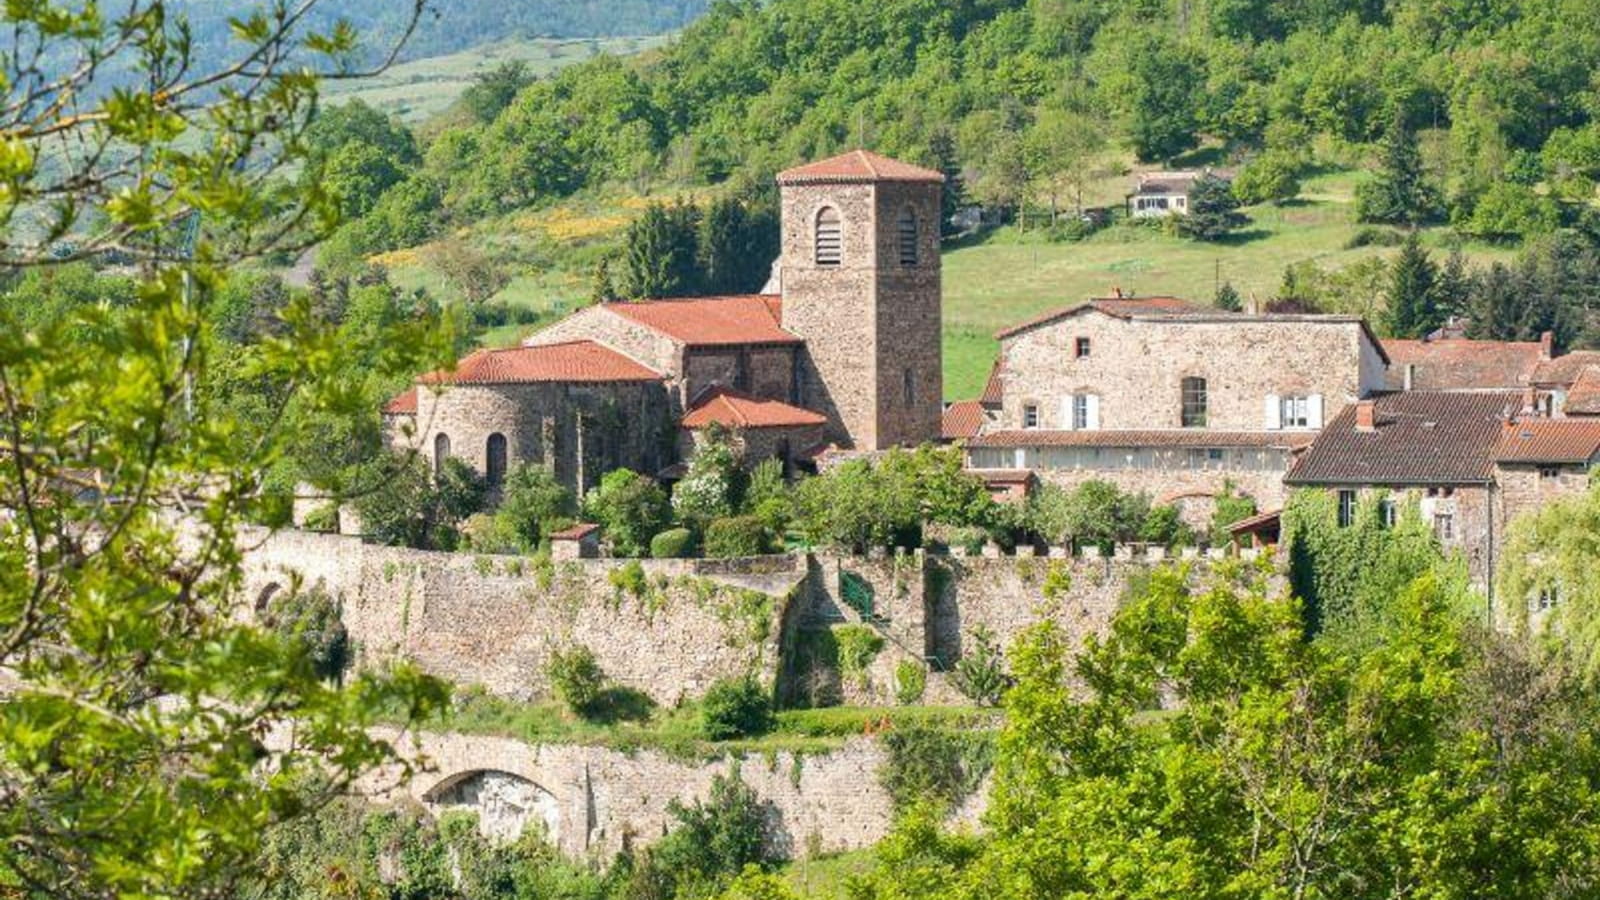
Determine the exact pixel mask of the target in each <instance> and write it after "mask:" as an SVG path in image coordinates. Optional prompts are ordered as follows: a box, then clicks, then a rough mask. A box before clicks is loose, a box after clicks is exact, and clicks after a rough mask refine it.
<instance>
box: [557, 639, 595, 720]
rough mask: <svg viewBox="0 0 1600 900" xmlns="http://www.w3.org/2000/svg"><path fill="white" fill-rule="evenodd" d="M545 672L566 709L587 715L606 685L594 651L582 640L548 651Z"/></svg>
mask: <svg viewBox="0 0 1600 900" xmlns="http://www.w3.org/2000/svg"><path fill="white" fill-rule="evenodd" d="M544 673H545V677H546V678H548V679H550V687H551V688H552V689H553V690H554V691H555V694H556V696H557V697H558V698H560V700H561V703H562V704H563V705H564V706H566V708H567V711H568V712H571V713H573V714H574V715H577V716H584V717H587V716H588V715H590V714H591V713H592V712H593V711H594V709H595V704H596V703H597V702H598V701H599V700H600V697H601V694H602V692H603V691H604V690H605V686H606V674H605V672H603V671H601V669H600V663H599V661H598V660H596V659H595V658H594V651H593V650H590V649H589V648H588V647H585V646H583V645H581V644H580V645H578V646H575V647H570V648H568V649H566V650H557V651H555V652H554V653H551V654H550V661H549V662H548V663H546V664H545V670H544Z"/></svg>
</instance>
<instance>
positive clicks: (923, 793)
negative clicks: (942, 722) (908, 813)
mask: <svg viewBox="0 0 1600 900" xmlns="http://www.w3.org/2000/svg"><path fill="white" fill-rule="evenodd" d="M883 743H884V747H885V749H886V750H888V753H889V758H888V759H887V760H886V761H885V762H884V764H883V767H882V768H881V769H879V771H878V780H879V782H880V783H881V784H882V785H883V789H884V791H885V792H886V793H887V794H888V795H889V799H890V800H891V801H893V803H894V808H895V810H896V811H900V812H903V811H905V810H907V809H910V808H911V807H912V806H914V805H916V804H918V803H923V802H927V803H932V804H933V805H934V807H935V808H936V809H938V810H940V811H942V812H945V813H948V812H950V811H952V810H954V809H955V807H956V806H958V805H960V803H961V802H962V801H963V800H965V799H966V798H967V797H969V796H971V795H972V793H973V792H974V791H976V790H977V789H978V786H979V785H980V784H982V783H983V779H984V776H986V775H988V774H989V770H990V768H992V767H993V765H994V736H993V734H992V733H990V732H987V731H982V730H972V731H948V730H946V729H943V728H938V727H935V726H931V725H909V726H906V727H904V728H897V729H895V730H894V731H891V732H889V733H888V734H887V735H885V736H884V738H883Z"/></svg>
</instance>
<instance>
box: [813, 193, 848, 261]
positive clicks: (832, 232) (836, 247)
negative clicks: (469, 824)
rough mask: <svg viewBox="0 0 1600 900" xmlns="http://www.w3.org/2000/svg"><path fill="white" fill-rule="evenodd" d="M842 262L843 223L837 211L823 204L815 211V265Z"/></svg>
mask: <svg viewBox="0 0 1600 900" xmlns="http://www.w3.org/2000/svg"><path fill="white" fill-rule="evenodd" d="M843 262H844V223H843V221H842V220H841V219H840V218H839V211H838V210H837V209H834V208H833V207H831V206H825V207H823V208H822V211H821V212H819V213H817V265H819V266H837V265H840V264H841V263H843Z"/></svg>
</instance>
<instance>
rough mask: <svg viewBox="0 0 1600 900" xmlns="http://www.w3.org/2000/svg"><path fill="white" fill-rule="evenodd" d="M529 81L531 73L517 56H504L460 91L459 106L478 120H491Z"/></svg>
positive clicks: (509, 103)
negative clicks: (511, 57) (501, 60)
mask: <svg viewBox="0 0 1600 900" xmlns="http://www.w3.org/2000/svg"><path fill="white" fill-rule="evenodd" d="M530 84H533V73H532V72H529V71H528V64H527V63H526V62H524V61H522V60H520V59H508V60H506V61H505V62H502V63H500V64H499V65H497V66H495V67H494V68H492V69H490V70H489V71H487V72H480V73H479V74H477V75H476V76H474V77H473V79H472V84H471V86H469V87H468V88H467V89H466V90H465V91H462V93H461V101H460V102H461V105H462V106H463V107H465V108H466V110H467V112H469V113H471V114H472V117H473V118H474V119H477V120H478V121H479V122H484V123H487V122H493V121H494V120H495V118H496V117H497V116H499V115H500V113H501V112H503V111H504V110H505V108H506V107H508V106H510V105H511V101H512V100H514V99H515V98H516V96H517V94H519V93H521V92H522V89H523V88H525V87H527V86H528V85H530Z"/></svg>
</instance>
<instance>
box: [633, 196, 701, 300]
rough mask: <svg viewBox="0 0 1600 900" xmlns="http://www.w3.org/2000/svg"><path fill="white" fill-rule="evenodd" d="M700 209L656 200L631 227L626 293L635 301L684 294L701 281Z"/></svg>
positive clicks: (684, 204) (693, 290)
mask: <svg viewBox="0 0 1600 900" xmlns="http://www.w3.org/2000/svg"><path fill="white" fill-rule="evenodd" d="M699 223H700V211H699V208H698V207H696V206H694V205H693V204H690V203H685V202H682V201H680V202H678V203H675V204H673V205H672V206H670V207H669V206H666V205H665V204H661V203H652V204H650V205H649V206H648V207H646V208H645V211H644V214H643V215H641V216H640V217H639V218H638V219H636V220H634V222H633V224H632V225H630V226H629V227H628V236H627V241H626V244H627V247H626V251H625V262H626V268H627V271H626V272H625V273H624V275H623V292H624V293H625V294H627V296H628V297H629V298H630V299H633V300H646V299H650V298H654V297H683V296H688V295H690V294H692V293H694V292H695V290H696V288H697V287H698V281H699V262H698V260H697V256H698V247H697V243H698V238H697V235H696V232H697V231H698V228H699Z"/></svg>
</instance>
